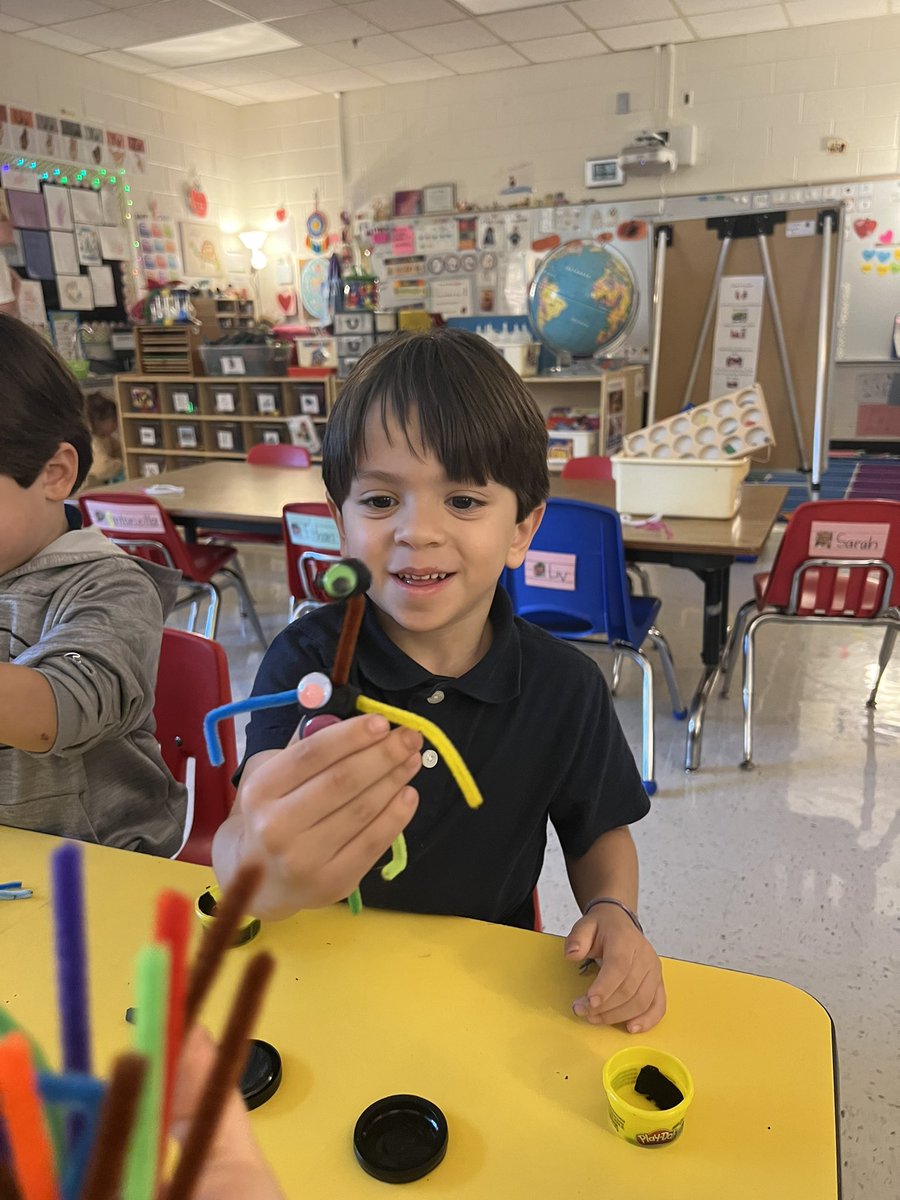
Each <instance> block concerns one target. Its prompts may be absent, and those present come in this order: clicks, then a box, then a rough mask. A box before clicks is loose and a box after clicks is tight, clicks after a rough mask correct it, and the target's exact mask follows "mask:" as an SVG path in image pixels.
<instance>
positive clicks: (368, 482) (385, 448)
mask: <svg viewBox="0 0 900 1200" xmlns="http://www.w3.org/2000/svg"><path fill="white" fill-rule="evenodd" d="M322 471H323V476H324V480H325V485H326V488H327V491H328V499H329V507H330V508H331V511H332V513H333V515H334V518H335V520H336V522H337V523H338V527H339V529H340V533H341V539H342V550H343V552H344V553H345V554H347V555H350V556H353V557H357V558H361V559H362V560H363V561H364V562H365V563H366V565H367V566H368V568H369V570H370V571H371V573H372V586H371V588H370V590H369V593H368V599H367V608H366V615H365V618H364V621H363V626H362V631H361V634H360V639H359V646H358V652H357V656H356V662H355V676H354V678H353V682H354V683H355V684H356V685H357V686H359V687H360V688H361V690H362V691H363V692H364V693H365V694H366V695H368V696H372V697H374V698H375V699H378V700H383V701H384V702H386V703H388V704H393V705H397V706H399V707H402V708H407V709H409V710H411V711H413V712H417V713H420V714H422V715H423V716H426V717H428V718H430V719H431V720H432V721H435V722H436V723H437V724H438V725H440V727H441V728H442V729H443V730H444V732H445V733H446V734H447V735H448V736H449V737H450V739H451V740H452V741H453V742H454V743H455V745H456V747H457V749H458V750H459V751H460V753H461V754H462V756H463V758H464V759H465V761H466V763H467V765H468V767H469V769H470V770H471V772H472V774H473V775H474V777H475V779H476V781H477V783H478V786H479V788H480V790H481V792H482V795H483V796H484V805H483V807H482V808H480V809H479V810H478V811H477V812H474V813H473V812H472V811H471V810H469V809H468V808H467V806H466V805H465V803H464V801H463V799H462V797H461V796H460V794H459V791H458V789H457V787H456V784H455V783H454V782H453V779H452V776H451V774H450V772H449V770H448V769H447V767H446V765H445V764H444V763H443V762H442V761H441V759H440V756H439V755H438V753H437V752H436V751H435V750H434V749H433V748H431V747H428V748H426V749H425V751H424V753H423V752H422V739H421V737H420V735H419V734H417V733H415V732H414V731H412V730H409V729H403V728H394V729H390V728H389V726H388V724H387V722H386V721H385V720H384V719H383V718H381V717H377V716H371V715H370V716H360V717H356V718H353V719H352V720H349V721H344V722H341V723H340V724H338V725H333V726H331V727H329V728H327V729H323V730H321V731H320V732H318V733H316V734H315V736H313V737H311V738H309V739H307V740H304V741H298V739H297V737H296V734H295V730H296V727H297V724H298V721H299V717H300V712H299V708H290V707H285V708H279V709H269V710H264V711H262V712H258V713H254V714H253V718H252V720H251V722H250V726H249V728H248V733H247V751H246V757H245V761H244V766H243V770H242V778H241V784H240V788H239V791H238V797H237V801H236V803H235V807H234V810H233V812H232V815H231V816H230V817H229V819H228V820H227V821H226V822H225V824H224V825H223V826H222V827H221V829H220V830H219V832H218V834H217V835H216V839H215V842H214V845H213V859H214V863H215V867H216V871H217V873H218V875H219V877H220V879H222V881H223V882H227V881H228V880H229V879H230V878H231V877H232V875H233V874H234V872H235V870H236V869H237V867H238V866H239V865H240V863H242V862H244V861H246V860H248V859H250V858H255V859H259V860H261V861H262V862H263V864H264V865H265V867H266V874H265V882H264V884H263V888H262V891H261V894H260V895H259V896H258V897H257V900H256V901H255V911H256V912H257V913H259V915H261V916H268V917H279V916H286V915H288V914H289V913H292V912H295V911H297V910H298V909H302V908H315V907H320V906H322V905H325V904H331V903H334V902H335V901H337V900H340V899H342V898H343V897H345V896H347V895H348V894H349V893H350V892H351V891H352V890H353V889H354V888H355V887H356V886H357V884H359V883H360V880H362V883H361V885H360V886H361V891H362V896H363V900H364V902H365V903H366V904H367V905H374V906H376V907H382V908H394V909H400V910H404V911H407V912H429V913H448V914H454V915H457V916H465V917H476V918H480V919H482V920H488V921H495V922H500V923H505V924H509V925H519V926H523V927H525V928H530V927H531V926H532V924H533V919H534V913H533V905H532V892H533V890H534V887H535V884H536V883H537V880H538V876H539V874H540V871H541V864H542V862H543V857H544V850H545V844H546V828H547V818H548V817H549V818H550V820H551V821H552V822H553V825H554V827H555V829H556V831H557V833H558V834H559V837H560V841H561V844H562V847H563V851H564V854H565V859H566V867H567V870H568V874H569V879H570V881H571V884H572V889H573V892H574V894H575V898H576V899H577V901H578V903H579V905H580V906H581V908H582V911H583V913H584V916H582V917H581V918H580V920H579V921H577V922H576V924H575V926H574V928H573V929H572V931H571V933H570V934H569V936H568V938H567V939H566V946H565V953H566V957H567V958H568V959H569V960H570V961H572V962H576V963H577V962H581V961H582V960H584V959H587V958H596V959H600V960H602V967H601V970H600V972H599V974H598V975H597V977H596V979H595V980H594V981H593V983H592V985H591V987H590V988H589V990H588V992H587V994H586V995H585V996H584V997H582V998H581V999H580V1000H578V1001H576V1003H575V1011H576V1012H577V1013H579V1015H582V1016H585V1017H586V1018H587V1020H588V1021H591V1022H593V1023H596V1024H610V1023H614V1022H616V1023H618V1022H625V1023H626V1024H627V1028H628V1029H629V1030H630V1031H631V1032H635V1033H636V1032H639V1031H642V1030H646V1029H649V1028H650V1027H651V1026H652V1025H655V1024H656V1022H657V1021H658V1020H659V1019H660V1017H661V1016H662V1015H663V1013H664V1011H665V992H664V988H663V982H662V973H661V969H660V963H659V959H658V958H657V956H656V954H655V952H654V950H653V948H652V946H651V945H650V943H649V942H648V941H647V940H646V938H645V937H644V936H643V933H642V931H641V928H640V925H639V924H638V921H637V918H636V917H635V915H634V912H633V910H634V908H635V907H636V905H637V876H638V871H637V856H636V853H635V849H634V843H633V842H632V839H631V835H630V833H629V830H628V825H629V824H630V823H631V822H633V821H637V820H639V819H640V818H641V817H643V816H644V815H645V814H646V812H647V811H648V809H649V801H648V799H647V796H646V793H645V792H644V789H643V786H642V784H641V779H640V775H639V773H638V770H637V768H636V766H635V763H634V759H633V757H632V754H631V751H630V750H629V748H628V746H627V744H626V742H625V739H624V736H623V734H622V730H621V728H620V726H619V723H618V720H617V718H616V716H615V712H614V711H613V707H612V702H611V700H610V696H609V692H608V690H607V687H606V684H605V683H604V681H603V677H602V675H601V674H600V671H599V670H598V668H597V666H596V664H595V663H594V662H592V660H591V659H589V658H588V657H587V656H586V655H584V654H583V653H581V651H580V650H578V649H577V648H575V647H574V646H571V645H568V644H567V643H565V642H562V641H559V640H558V639H555V638H553V637H551V636H550V635H548V634H546V633H544V632H543V631H542V630H539V629H537V628H536V627H535V626H532V625H529V624H528V623H527V622H524V621H521V620H519V619H518V618H514V617H513V615H512V612H511V607H510V602H509V599H508V597H507V595H506V593H505V591H504V590H503V589H502V588H499V587H498V586H497V583H498V579H499V577H500V575H501V573H502V571H503V570H504V569H505V568H507V567H509V568H515V567H517V566H519V565H520V564H521V563H522V561H523V560H524V557H525V553H526V551H527V549H528V546H529V543H530V541H531V538H532V536H533V535H534V533H535V531H536V529H537V527H538V525H539V524H540V521H541V517H542V515H543V511H544V502H545V500H546V497H547V495H548V492H549V477H548V473H547V433H546V430H545V428H544V422H543V418H542V416H541V413H540V411H539V410H538V408H537V406H536V404H535V402H534V400H533V398H532V397H531V394H530V393H529V391H528V389H527V388H526V387H525V385H524V384H523V383H522V381H521V379H520V378H519V376H518V375H516V373H515V372H514V371H513V370H512V369H511V368H510V367H509V366H508V364H507V363H506V362H505V361H504V359H503V358H502V357H501V356H500V355H499V354H497V352H496V351H495V350H494V349H493V348H492V347H491V346H490V345H489V344H488V343H487V342H486V341H485V340H484V339H482V338H480V337H477V336H476V335H473V334H469V333H464V332H462V331H459V330H447V329H438V330H432V331H430V332H428V333H423V334H409V335H401V336H399V337H397V338H394V339H391V340H390V341H389V342H386V343H384V344H383V345H381V346H377V347H375V349H374V350H372V351H370V352H369V353H368V354H366V355H365V357H364V358H363V360H362V362H361V363H360V364H359V366H358V367H357V369H356V370H355V371H354V373H353V374H352V375H351V377H350V378H349V379H348V380H347V382H346V383H345V385H344V387H343V390H342V392H341V396H340V398H339V400H338V402H337V404H336V405H335V407H334V410H333V411H332V414H331V417H330V419H329V422H328V426H327V429H326V434H325V444H324V447H323V467H322ZM340 620H341V613H340V611H339V610H338V609H337V607H336V606H326V607H323V608H321V609H318V610H317V611H315V612H312V613H310V614H308V615H307V616H305V617H302V618H301V619H300V620H298V621H296V622H294V623H293V624H292V625H290V626H288V627H287V629H285V630H284V631H283V632H282V633H281V634H280V635H279V637H277V638H276V639H275V641H274V642H273V643H272V645H271V646H270V647H269V650H268V652H267V654H266V657H265V660H264V661H263V664H262V666H261V668H260V670H259V674H258V675H257V678H256V683H255V685H254V693H255V694H258V693H268V692H279V691H286V690H289V689H291V688H293V687H296V685H297V683H298V682H299V680H300V679H301V678H302V677H303V676H304V675H305V674H307V673H308V672H310V671H315V670H321V669H325V670H327V669H329V668H330V666H331V664H332V662H333V659H334V652H335V646H336V643H337V636H338V631H339V626H340ZM413 778H415V787H412V786H410V783H411V781H412V780H413ZM401 831H404V832H405V836H406V841H407V846H408V850H409V865H408V866H407V868H406V870H405V871H404V872H403V873H402V874H401V875H399V876H398V877H397V878H396V879H394V880H393V881H391V882H385V881H384V880H382V878H381V876H380V873H379V871H378V870H374V869H373V868H376V867H379V866H380V865H381V864H382V862H384V861H386V860H387V852H388V849H389V847H390V844H391V842H392V841H393V840H394V838H395V837H396V836H397V835H398V834H399V833H400V832H401Z"/></svg>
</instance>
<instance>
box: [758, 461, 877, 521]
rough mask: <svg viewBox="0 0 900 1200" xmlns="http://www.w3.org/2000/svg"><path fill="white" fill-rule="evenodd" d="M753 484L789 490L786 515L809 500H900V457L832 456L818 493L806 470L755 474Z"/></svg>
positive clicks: (783, 511)
mask: <svg viewBox="0 0 900 1200" xmlns="http://www.w3.org/2000/svg"><path fill="white" fill-rule="evenodd" d="M747 480H748V482H752V483H780V484H783V485H784V486H785V487H787V489H788V494H787V499H786V500H785V502H784V507H783V509H782V516H784V517H787V516H788V515H789V514H790V513H792V512H793V511H794V509H795V508H796V507H797V505H798V504H803V503H804V501H806V500H815V499H818V500H851V499H852V500H900V457H896V458H895V457H893V456H890V455H879V456H877V457H876V456H874V455H866V454H853V453H841V454H830V455H829V456H828V467H827V469H826V470H825V471H823V473H822V486H821V488H820V489H819V491H818V494H814V493H813V491H812V488H811V487H810V486H809V476H808V475H805V474H803V472H802V471H751V472H750V474H749V475H748V476H747Z"/></svg>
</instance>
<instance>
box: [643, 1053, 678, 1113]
mask: <svg viewBox="0 0 900 1200" xmlns="http://www.w3.org/2000/svg"><path fill="white" fill-rule="evenodd" d="M634 1090H635V1091H636V1092H637V1093H638V1095H639V1096H646V1097H647V1099H648V1100H649V1101H650V1102H651V1103H652V1104H655V1105H656V1107H657V1108H659V1109H667V1108H677V1107H678V1105H679V1104H680V1103H681V1102H682V1100H683V1099H684V1094H683V1092H682V1091H681V1088H679V1087H678V1086H677V1085H676V1084H674V1083H673V1082H672V1080H671V1079H670V1078H669V1077H668V1075H663V1073H662V1071H660V1069H659V1067H654V1066H651V1065H650V1064H648V1065H647V1066H645V1067H641V1069H640V1071H639V1072H638V1077H637V1079H636V1080H635V1081H634Z"/></svg>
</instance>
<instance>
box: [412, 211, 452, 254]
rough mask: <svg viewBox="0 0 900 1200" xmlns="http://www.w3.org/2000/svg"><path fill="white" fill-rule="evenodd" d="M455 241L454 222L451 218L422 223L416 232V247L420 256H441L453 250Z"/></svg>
mask: <svg viewBox="0 0 900 1200" xmlns="http://www.w3.org/2000/svg"><path fill="white" fill-rule="evenodd" d="M457 240H458V233H457V229H456V221H455V220H454V218H453V217H442V218H440V219H439V220H436V221H423V222H422V223H421V225H420V226H419V228H418V229H417V231H416V245H417V246H418V249H419V253H420V254H441V253H445V252H446V251H448V250H455V249H456V247H457Z"/></svg>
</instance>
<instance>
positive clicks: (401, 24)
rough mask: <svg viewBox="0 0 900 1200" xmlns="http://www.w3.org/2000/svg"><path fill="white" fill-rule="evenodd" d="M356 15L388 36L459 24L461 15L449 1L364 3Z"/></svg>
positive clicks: (370, 0) (372, 0)
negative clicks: (421, 27)
mask: <svg viewBox="0 0 900 1200" xmlns="http://www.w3.org/2000/svg"><path fill="white" fill-rule="evenodd" d="M541 2H542V3H543V2H544V0H541ZM354 12H356V13H358V14H359V15H360V16H361V17H364V18H365V19H366V20H367V21H372V22H373V24H375V25H378V26H380V28H382V29H386V30H387V31H388V32H389V33H397V31H398V30H400V29H417V28H419V27H420V26H422V25H438V24H441V23H444V22H447V21H458V20H459V18H460V15H461V14H460V11H459V9H458V8H457V7H456V5H454V4H449V3H448V0H365V2H364V3H361V4H356V5H355V6H354Z"/></svg>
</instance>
